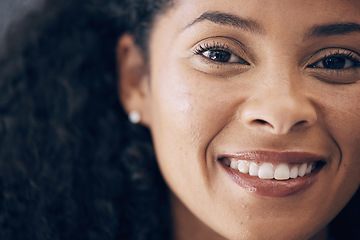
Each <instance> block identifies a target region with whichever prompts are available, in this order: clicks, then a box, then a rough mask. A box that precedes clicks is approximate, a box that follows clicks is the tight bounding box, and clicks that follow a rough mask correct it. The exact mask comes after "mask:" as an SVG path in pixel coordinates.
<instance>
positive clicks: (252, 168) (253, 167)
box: [249, 162, 259, 176]
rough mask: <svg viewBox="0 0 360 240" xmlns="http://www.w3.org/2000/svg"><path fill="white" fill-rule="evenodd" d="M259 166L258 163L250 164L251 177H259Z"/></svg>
mask: <svg viewBox="0 0 360 240" xmlns="http://www.w3.org/2000/svg"><path fill="white" fill-rule="evenodd" d="M258 173H259V166H258V165H257V164H256V163H253V162H252V163H250V167H249V174H250V176H258Z"/></svg>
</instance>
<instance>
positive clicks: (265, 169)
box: [258, 163, 274, 179]
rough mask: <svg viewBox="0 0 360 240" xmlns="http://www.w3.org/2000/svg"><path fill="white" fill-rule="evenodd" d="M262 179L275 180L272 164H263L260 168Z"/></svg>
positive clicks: (259, 174)
mask: <svg viewBox="0 0 360 240" xmlns="http://www.w3.org/2000/svg"><path fill="white" fill-rule="evenodd" d="M258 176H259V178H261V179H273V178H274V167H273V165H272V164H270V163H263V164H261V166H260V168H259V173H258Z"/></svg>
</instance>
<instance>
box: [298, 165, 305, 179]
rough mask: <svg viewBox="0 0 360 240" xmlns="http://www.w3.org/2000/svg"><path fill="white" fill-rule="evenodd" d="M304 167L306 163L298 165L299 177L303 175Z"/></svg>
mask: <svg viewBox="0 0 360 240" xmlns="http://www.w3.org/2000/svg"><path fill="white" fill-rule="evenodd" d="M306 169H307V163H303V164H301V165H300V167H299V173H298V175H299V176H300V177H303V176H305V173H306Z"/></svg>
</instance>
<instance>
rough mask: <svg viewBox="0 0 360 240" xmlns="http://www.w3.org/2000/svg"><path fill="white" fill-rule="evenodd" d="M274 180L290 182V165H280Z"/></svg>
mask: <svg viewBox="0 0 360 240" xmlns="http://www.w3.org/2000/svg"><path fill="white" fill-rule="evenodd" d="M274 178H275V179H276V180H288V179H289V178H290V170H289V165H288V164H285V163H281V164H279V165H278V166H277V167H276V169H275V174H274Z"/></svg>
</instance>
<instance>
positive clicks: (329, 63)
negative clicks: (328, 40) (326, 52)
mask: <svg viewBox="0 0 360 240" xmlns="http://www.w3.org/2000/svg"><path fill="white" fill-rule="evenodd" d="M345 61H346V59H345V58H343V57H328V58H325V59H324V60H323V64H324V67H325V68H331V69H342V68H344V67H345Z"/></svg>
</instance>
